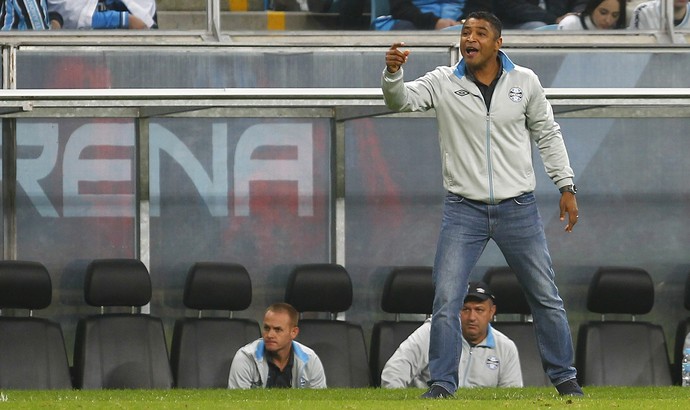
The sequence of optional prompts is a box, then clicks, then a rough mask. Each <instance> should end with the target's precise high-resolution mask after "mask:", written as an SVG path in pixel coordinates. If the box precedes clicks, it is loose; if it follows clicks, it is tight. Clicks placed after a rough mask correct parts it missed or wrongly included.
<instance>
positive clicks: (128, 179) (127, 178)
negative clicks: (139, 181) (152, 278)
mask: <svg viewBox="0 0 690 410" xmlns="http://www.w3.org/2000/svg"><path fill="white" fill-rule="evenodd" d="M17 152H18V154H17V157H18V158H17V258H18V259H22V260H34V261H39V262H41V263H43V264H44V265H46V267H47V268H48V271H49V272H50V274H51V278H52V282H53V288H54V298H53V302H52V304H51V306H50V308H49V309H48V311H47V312H48V314H49V315H50V317H52V318H54V319H55V320H57V321H59V322H60V323H61V324H62V326H63V330H64V332H65V338H66V339H67V343H68V351H69V352H70V353H71V344H72V343H73V338H74V329H75V326H76V321H77V320H78V319H79V318H80V317H81V316H83V315H87V314H93V313H96V312H97V309H96V308H93V307H88V306H86V304H85V302H84V296H83V288H84V271H85V268H86V265H87V264H88V262H89V261H90V260H91V259H94V258H112V257H128V258H131V257H134V255H135V245H134V220H135V219H134V215H135V200H134V194H135V191H136V189H135V184H136V173H135V162H134V158H135V156H134V155H135V153H134V123H133V121H132V120H93V119H50V120H17ZM43 314H44V313H41V315H43Z"/></svg>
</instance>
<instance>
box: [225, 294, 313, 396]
mask: <svg viewBox="0 0 690 410" xmlns="http://www.w3.org/2000/svg"><path fill="white" fill-rule="evenodd" d="M298 319H299V313H297V310H295V308H294V307H292V306H291V305H289V304H287V303H274V304H273V305H271V306H269V307H268V309H266V313H265V314H264V323H263V331H262V334H263V337H261V338H260V339H257V340H255V341H253V342H251V343H249V344H247V345H245V346H244V347H242V348H240V349H239V350H238V351H237V353H236V354H235V358H234V359H233V360H232V366H231V367H230V377H229V378H228V388H230V389H249V388H256V387H264V388H270V387H285V388H290V387H293V388H313V389H318V388H325V387H326V375H325V373H324V370H323V365H322V364H321V359H319V357H318V356H317V355H316V353H315V352H314V351H313V350H312V349H310V348H308V347H307V346H304V345H303V344H301V343H298V342H296V341H295V338H296V337H297V335H298V334H299V328H298V327H297V322H298Z"/></svg>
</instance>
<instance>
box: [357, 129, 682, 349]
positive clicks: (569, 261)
mask: <svg viewBox="0 0 690 410" xmlns="http://www.w3.org/2000/svg"><path fill="white" fill-rule="evenodd" d="M559 123H560V124H561V127H562V129H563V133H564V135H565V140H566V144H567V146H568V151H569V155H570V158H571V164H572V166H573V168H574V170H575V174H576V183H577V184H578V186H579V189H580V190H579V192H578V195H577V198H578V204H579V208H580V215H581V216H580V222H579V223H578V225H577V227H576V229H575V231H574V232H573V233H572V234H566V233H565V232H563V228H564V226H565V223H564V222H562V221H560V220H559V209H558V200H559V194H558V191H557V190H556V189H555V187H554V185H553V183H552V182H551V181H550V180H549V178H548V177H547V176H546V173H545V172H544V170H543V165H542V162H541V159H540V158H539V156H538V154H536V153H535V155H534V164H535V171H536V175H537V190H536V194H537V197H538V201H539V205H540V212H541V215H542V218H543V220H544V225H545V229H546V234H547V238H548V241H549V246H550V250H551V256H552V258H553V261H554V268H555V270H556V278H557V283H558V284H559V287H560V290H561V293H562V296H563V298H564V300H565V302H566V307H567V308H568V310H569V318H570V323H571V325H572V326H573V332H576V331H577V326H578V325H579V323H580V322H581V321H583V320H586V319H588V318H598V315H591V314H588V313H587V311H586V292H587V289H588V286H589V280H590V278H591V277H592V275H593V274H594V271H595V270H596V268H597V267H598V266H604V265H606V266H610V265H625V266H637V267H642V268H645V269H647V270H648V271H649V272H650V274H651V275H652V276H653V278H654V281H655V283H658V284H662V285H661V286H658V287H657V294H656V296H657V298H656V301H657V302H656V306H655V309H654V311H653V312H652V313H651V314H650V315H645V316H644V320H649V321H652V322H656V323H660V324H662V325H664V327H665V329H666V330H667V337H670V336H671V334H672V332H673V331H675V326H676V321H677V320H678V319H677V318H679V317H683V316H684V315H685V314H684V313H683V310H682V303H680V304H679V303H677V301H679V300H682V292H683V286H684V281H685V277H686V275H687V272H688V259H687V257H688V253H687V246H688V245H687V244H688V243H690V233H689V232H688V230H687V229H685V226H684V224H682V223H678V221H681V220H683V219H684V218H685V215H686V214H687V212H688V205H687V204H688V202H689V201H690V180H688V178H687V172H686V170H687V169H688V167H690V159H689V158H688V156H687V155H686V153H687V152H688V150H690V139H689V138H688V135H687V132H686V130H687V129H688V127H690V119H687V118H669V119H627V118H626V119H585V118H583V119H561V120H559ZM659 130H664V132H663V135H660V134H659ZM345 133H346V137H345V140H346V158H347V174H346V189H347V192H346V215H347V218H346V238H345V240H346V261H347V268H348V271H349V272H350V274H351V275H352V277H353V283H354V284H355V288H356V291H355V298H356V302H355V304H354V306H353V308H352V309H351V310H350V311H349V312H348V318H352V319H353V320H355V321H357V322H360V323H362V324H363V325H364V328H365V329H371V326H372V325H373V322H374V321H376V320H380V319H382V318H387V319H390V318H391V315H387V314H384V313H383V312H382V311H381V308H380V300H381V299H380V298H381V290H382V288H383V282H384V280H385V277H386V274H387V269H388V268H389V267H391V266H397V265H431V264H433V259H434V254H435V248H436V240H437V235H438V230H439V224H440V219H441V211H442V210H441V205H442V200H443V194H444V190H443V187H442V185H441V172H440V162H439V147H438V140H437V137H436V133H437V128H436V122H435V119H433V118H376V119H360V120H353V121H349V122H348V123H347V124H346V127H345ZM505 264H506V262H505V260H504V258H503V256H502V255H501V253H500V251H499V250H498V248H497V247H496V246H495V245H494V244H493V243H492V242H490V245H489V246H488V247H487V249H486V251H485V252H484V254H483V256H482V258H481V259H480V260H479V263H478V264H477V267H476V268H475V271H474V272H473V273H472V278H474V279H479V278H481V276H483V274H484V272H485V271H486V269H487V268H489V267H492V266H504V265H505ZM498 309H499V311H500V303H499V305H498ZM657 312H658V313H657ZM628 317H629V316H628ZM668 340H672V339H670V338H669V339H668Z"/></svg>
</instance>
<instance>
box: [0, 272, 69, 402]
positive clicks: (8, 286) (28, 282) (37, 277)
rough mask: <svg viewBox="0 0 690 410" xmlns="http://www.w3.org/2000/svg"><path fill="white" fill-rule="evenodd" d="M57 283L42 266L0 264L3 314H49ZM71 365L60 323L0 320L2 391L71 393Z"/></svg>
mask: <svg viewBox="0 0 690 410" xmlns="http://www.w3.org/2000/svg"><path fill="white" fill-rule="evenodd" d="M51 300H52V282H51V280H50V275H49V274H48V270H47V269H46V268H45V266H43V265H42V264H40V263H36V262H25V261H9V260H6V261H0V310H2V309H29V310H31V311H33V310H35V309H44V308H46V307H48V306H49V305H50V302H51ZM71 388H72V381H71V380H70V373H69V363H68V359H67V351H66V350H65V342H64V338H63V334H62V329H61V327H60V325H59V324H58V323H55V322H53V321H51V320H47V319H41V318H35V317H29V316H26V317H18V316H13V317H4V316H0V389H30V390H46V389H71Z"/></svg>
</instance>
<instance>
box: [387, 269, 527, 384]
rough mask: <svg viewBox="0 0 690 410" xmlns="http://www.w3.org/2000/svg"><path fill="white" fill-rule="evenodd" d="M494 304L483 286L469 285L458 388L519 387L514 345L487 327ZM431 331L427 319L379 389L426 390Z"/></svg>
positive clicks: (394, 360) (400, 351)
mask: <svg viewBox="0 0 690 410" xmlns="http://www.w3.org/2000/svg"><path fill="white" fill-rule="evenodd" d="M494 302H495V300H494V296H493V295H492V294H491V291H490V290H489V288H488V287H487V285H486V284H485V283H484V282H471V283H470V286H469V289H468V291H467V296H466V297H465V301H464V305H463V307H462V310H461V311H460V324H461V328H462V336H463V337H462V338H461V340H462V355H461V356H460V358H461V359H460V365H459V368H458V371H459V373H458V375H459V380H460V387H522V371H521V370H520V358H519V356H518V350H517V347H516V346H515V343H514V342H513V341H512V340H510V339H509V338H508V336H506V335H504V334H503V333H501V332H499V331H498V330H496V329H494V328H492V327H491V325H490V324H489V322H491V320H492V319H493V317H494V315H495V314H496V305H495V304H494ZM430 331H431V319H427V320H426V321H425V322H424V324H422V326H420V327H419V328H418V329H417V330H415V331H414V333H412V334H411V335H410V336H409V337H408V338H407V339H406V340H405V341H404V342H402V343H401V344H400V347H398V349H397V350H396V351H395V353H394V354H393V356H391V358H390V359H389V360H388V362H386V365H385V367H384V368H383V372H382V373H381V387H384V388H401V387H418V388H427V387H428V386H427V381H428V380H429V335H430Z"/></svg>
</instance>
